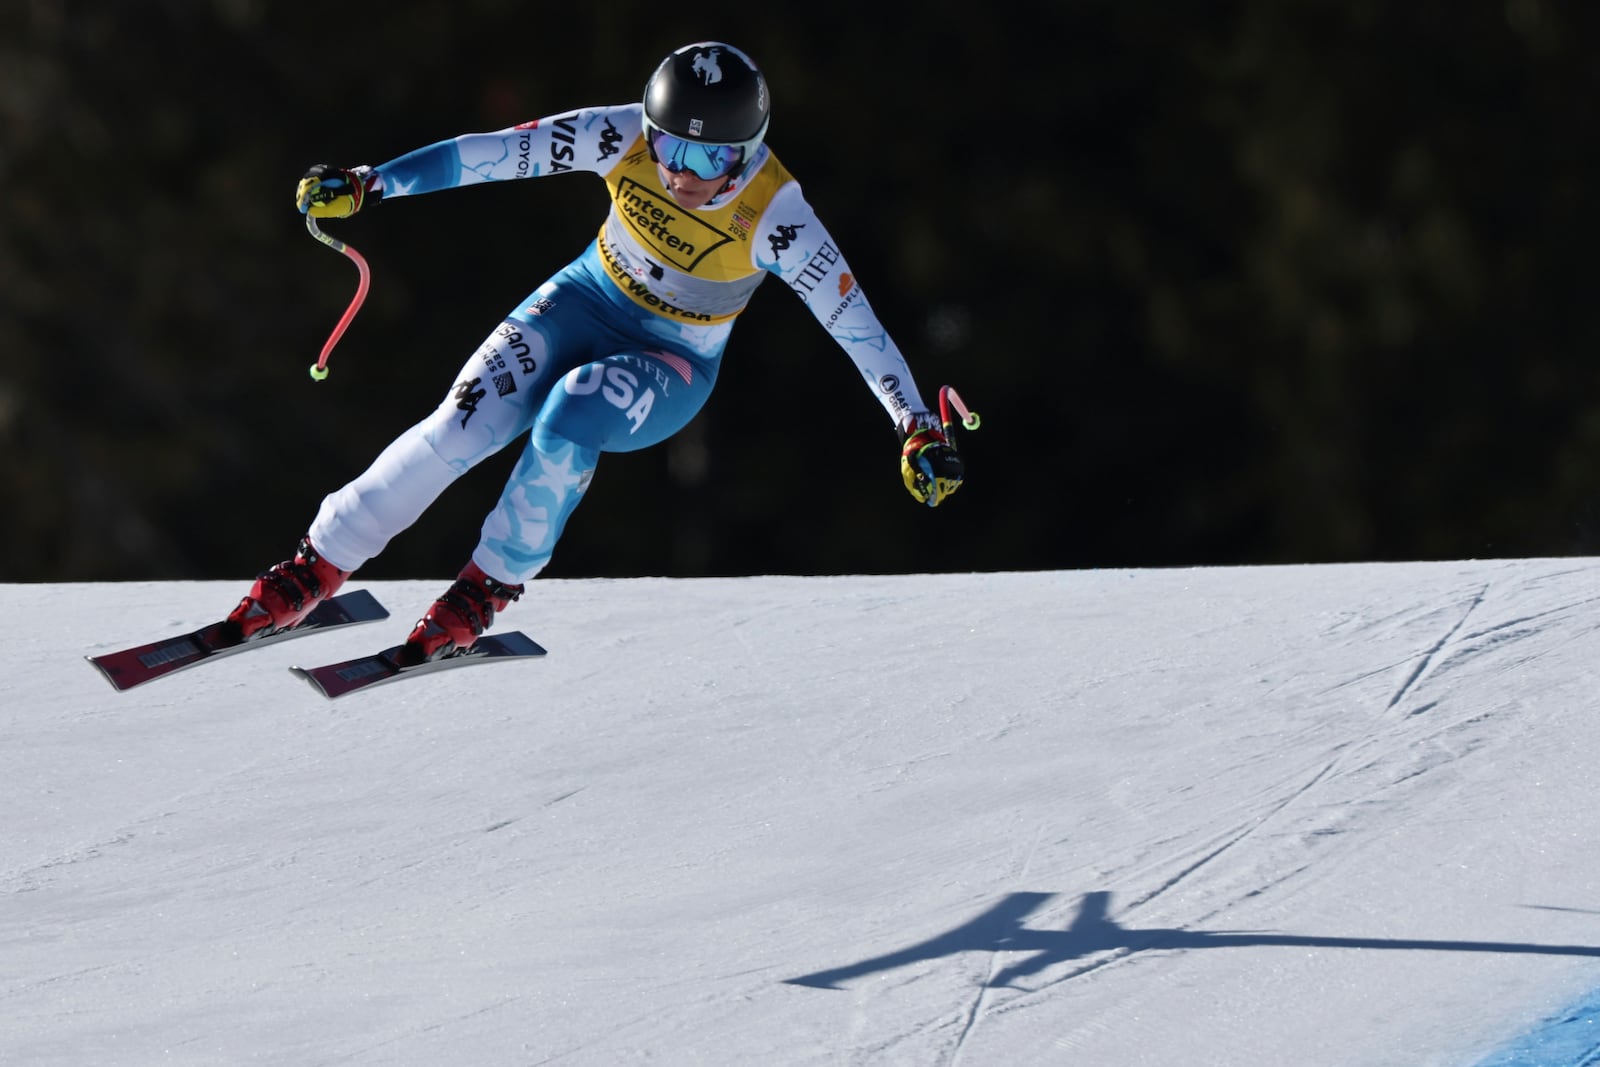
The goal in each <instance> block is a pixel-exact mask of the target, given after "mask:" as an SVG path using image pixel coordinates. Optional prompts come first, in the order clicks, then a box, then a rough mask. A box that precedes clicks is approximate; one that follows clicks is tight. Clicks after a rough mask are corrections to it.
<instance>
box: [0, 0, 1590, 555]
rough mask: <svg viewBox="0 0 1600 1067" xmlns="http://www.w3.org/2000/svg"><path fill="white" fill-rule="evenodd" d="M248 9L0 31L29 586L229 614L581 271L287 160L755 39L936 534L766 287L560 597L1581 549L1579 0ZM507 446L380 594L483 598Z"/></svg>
mask: <svg viewBox="0 0 1600 1067" xmlns="http://www.w3.org/2000/svg"><path fill="white" fill-rule="evenodd" d="M693 11H694V12H695V13H694V14H693V15H691V16H690V17H689V18H687V19H685V18H683V17H681V13H677V14H679V15H680V17H678V18H677V19H676V20H673V19H671V18H669V15H672V14H675V13H676V12H673V11H671V10H669V9H668V8H666V7H663V6H661V5H650V6H648V7H645V6H638V5H627V4H614V5H607V4H591V5H564V6H561V7H555V6H552V5H542V4H532V3H519V2H511V0H455V2H453V3H451V4H449V5H443V4H436V3H416V2H410V0H396V2H392V3H388V4H383V5H377V6H371V5H354V6H350V7H348V8H337V7H335V6H332V5H329V6H325V7H322V8H318V7H315V6H310V7H308V6H306V5H298V4H287V3H273V4H269V3H267V2H265V0H189V2H181V3H180V2H176V0H165V2H162V0H143V2H140V3H131V2H130V3H111V2H100V3H87V2H82V3H74V2H68V0H58V2H51V0H18V2H14V3H6V4H4V5H0V124H3V125H0V131H3V140H0V197H3V198H0V442H3V446H4V455H5V457H6V462H5V463H4V464H3V465H0V499H3V501H4V509H3V510H4V524H3V527H0V528H3V531H4V533H3V538H4V542H3V544H4V553H3V554H0V580H10V581H31V580H57V581H59V580H90V579H157V578H228V577H238V578H241V579H243V578H246V577H248V576H249V575H251V574H253V573H254V572H255V571H256V570H257V569H259V568H260V567H262V566H265V565H266V564H268V563H271V562H273V561H275V560H277V559H280V558H283V557H284V556H285V555H286V554H287V553H289V552H290V551H292V549H293V546H294V543H295V540H296V539H297V538H298V536H299V535H300V534H301V533H302V532H303V530H304V528H305V526H306V524H307V523H309V521H310V519H311V517H312V515H313V514H314V513H315V511H316V508H317V505H318V503H319V501H320V500H321V498H322V496H323V495H324V494H325V493H327V492H328V491H330V490H332V489H334V488H337V487H338V486H339V485H340V484H342V483H343V482H344V481H346V480H347V479H348V478H350V477H352V476H354V475H355V474H357V473H358V472H359V471H360V470H362V469H363V468H364V467H365V466H366V464H367V463H368V462H369V461H370V460H371V459H372V458H373V457H374V456H376V455H377V453H378V452H379V451H380V450H381V449H382V448H383V446H384V445H386V444H387V443H388V442H389V440H390V439H391V438H392V437H393V436H394V435H395V434H396V433H398V432H399V431H400V430H401V429H403V428H404V427H406V426H408V425H410V424H411V423H412V422H413V421H415V420H416V419H417V418H419V417H421V416H422V415H423V414H424V413H425V412H427V411H428V410H429V409H430V408H431V407H432V406H433V405H434V404H435V403H436V402H437V401H438V399H439V398H440V397H441V396H442V395H443V394H444V392H445V391H446V390H447V389H448V388H449V387H450V386H451V385H452V383H453V376H454V375H455V372H456V370H457V368H458V367H459V366H460V364H461V363H462V362H463V360H464V359H465V358H466V356H467V355H469V354H470V353H471V352H472V351H473V350H474V349H475V348H476V347H477V345H478V344H479V342H480V341H481V340H482V338H483V337H484V336H486V335H487V334H488V333H489V332H490V330H492V329H493V328H494V326H495V325H496V324H497V323H498V322H499V321H500V318H501V316H502V315H503V314H504V313H505V312H506V311H507V310H508V309H509V308H511V307H513V306H514V305H515V303H516V302H517V301H519V300H520V299H521V298H522V297H523V296H524V295H525V294H527V293H528V292H529V291H531V290H532V289H533V288H534V287H535V286H536V285H538V284H539V283H540V282H541V281H543V280H544V279H545V278H546V277H547V276H548V275H549V274H550V273H552V272H553V271H554V270H556V269H557V268H559V267H560V266H562V265H563V264H565V263H566V262H567V261H568V260H570V259H571V258H572V257H573V256H575V255H576V254H577V253H578V252H579V251H580V250H581V249H582V247H583V246H584V244H585V243H586V242H587V241H588V240H589V239H590V238H591V237H592V236H593V235H594V232H595V230H596V229H597V227H598V225H599V223H600V220H601V217H602V215H603V213H604V211H605V207H606V199H605V191H604V187H603V185H602V184H601V183H600V181H599V180H598V179H596V178H594V177H592V176H587V175H580V176H573V177H560V178H553V179H540V180H536V181H530V182H521V183H511V184H506V185H499V186H492V187H477V188H472V189H466V190H459V191H455V192H446V193H440V194H436V195H433V196H426V197H419V198H416V199H408V200H405V201H397V202H395V203H392V204H380V205H378V206H377V207H376V208H373V209H371V210H369V211H368V212H365V213H363V214H362V215H361V216H359V217H357V218H355V219H352V220H349V221H346V222H334V223H330V224H328V226H327V229H328V230H329V231H330V232H333V233H335V234H336V235H337V236H340V237H342V238H344V239H346V240H348V241H350V243H351V244H353V245H354V246H355V247H357V248H359V249H361V250H362V251H363V252H364V253H365V254H366V256H367V258H368V259H369V260H370V261H371V264H372V272H373V284H372V292H371V296H370V298H369V300H368V302H367V304H366V306H365V308H364V309H363V310H362V311H361V313H360V315H359V316H358V317H357V318H356V320H355V323H354V325H353V326H352V327H351V328H350V330H349V332H348V333H347V334H346V335H345V338H344V340H343V341H342V342H341V343H340V345H339V348H338V349H337V350H336V351H335V353H334V355H333V359H332V368H333V373H332V376H331V377H330V378H329V379H328V380H327V381H326V382H323V383H321V384H317V383H313V382H312V381H311V380H310V378H309V377H308V375H307V373H306V370H307V367H308V366H309V365H310V364H311V363H312V362H314V361H315V359H316V357H317V354H318V352H319V351H320V349H321V346H322V343H323V341H324V339H325V338H326V337H327V335H328V332H329V330H330V329H331V328H332V326H333V324H334V323H335V322H336V321H337V319H338V317H339V315H340V313H341V312H342V311H343V310H344V307H345V305H346V304H347V303H348V301H349V300H350V297H351V296H352V295H353V293H354V289H355V283H356V273H355V270H354V268H353V267H352V266H351V265H350V263H348V262H347V261H345V260H344V259H342V258H341V257H339V256H337V255H335V254H333V253H332V252H330V251H328V250H327V249H326V248H323V247H321V246H319V245H318V244H316V243H315V242H314V241H312V240H311V239H310V238H309V237H308V236H307V235H306V233H305V230H304V227H303V224H302V219H301V217H300V216H299V215H298V214H297V213H296V211H295V210H294V207H293V204H292V192H293V188H294V185H295V182H296V180H297V179H298V178H299V176H300V174H301V172H302V171H303V170H304V169H305V167H306V166H307V165H308V164H311V163H314V162H328V163H333V164H338V165H343V166H350V165H354V164H357V163H372V164H377V163H381V162H384V161H386V160H388V159H391V158H393V157H394V156H397V155H399V154H401V153H403V152H405V151H408V150H410V149H412V148H415V147H418V146H421V145H423V144H427V143H430V142H433V141H436V140H440V139H442V138H445V137H449V136H453V135H456V134H458V133H464V132H469V131H478V130H490V129H499V128H502V127H504V126H508V125H511V124H513V123H515V122H518V121H522V120H525V119H529V118H534V117H538V116H542V115H547V114H551V113H555V112H558V111H562V110H566V109H570V108H573V107H576V106H580V105H584V104H597V103H619V102H624V101H627V100H632V99H637V98H638V97H639V95H640V94H641V92H642V89H643V85H644V81H645V79H646V77H647V76H648V75H649V73H650V71H651V70H652V69H653V67H654V65H655V63H656V62H657V61H658V60H659V59H660V58H661V56H663V55H664V54H666V53H667V52H669V51H670V50H671V49H672V48H674V47H676V46H678V45H680V44H685V43H688V42H690V41H694V40H699V39H705V38H721V39H725V40H729V41H732V42H733V43H735V44H738V45H740V46H741V47H743V48H745V49H746V50H747V51H749V52H750V53H751V54H752V55H753V56H754V57H755V58H756V59H757V61H758V62H759V63H761V65H762V66H763V67H764V68H765V70H766V72H767V74H768V77H769V81H770V84H771V86H772V92H773V101H774V103H773V108H774V111H773V121H772V129H771V133H770V135H769V142H770V143H771V144H772V145H773V147H774V149H775V151H776V152H777V153H778V154H779V155H780V156H781V157H782V158H783V160H784V161H785V163H786V164H787V165H788V166H789V167H790V169H791V170H792V171H793V172H794V173H795V174H796V176H797V177H798V178H799V180H800V181H801V183H802V185H803V187H804V188H805V191H806V193H807V196H808V198H809V199H810V200H811V202H812V203H813V205H814V206H815V207H816V208H817V210H818V212H819V214H820V215H821V216H822V218H823V219H824V221H825V222H826V223H827V224H828V226H829V228H830V229H831V230H832V232H833V233H834V235H835V236H836V237H837V238H838V240H839V243H840V245H841V247H842V249H843V251H844V253H845V255H846V256H847V257H848V258H849V259H850V261H851V265H852V267H853V268H854V272H855V273H856V275H857V276H858V278H859V279H860V280H861V282H862V284H863V286H864V288H865V290H866V292H867V294H868V296H869V298H870V299H871V300H872V302H873V304H874V305H875V307H876V308H877V310H878V312H879V314H880V316H881V317H882V318H883V320H884V322H885V323H886V324H887V325H888V327H889V329H890V331H891V333H892V334H893V335H894V336H895V337H896V339H897V340H898V341H899V343H900V345H901V347H902V348H903V349H904V350H905V351H906V353H907V356H908V358H909V359H910V360H911V364H912V368H913V370H914V372H915V374H916V377H917V380H918V384H919V385H920V387H921V389H922V391H923V392H924V394H925V395H926V396H928V397H932V396H933V395H935V393H936V392H937V388H938V386H939V385H941V384H943V383H946V382H948V383H951V384H953V385H955V386H956V387H957V388H958V389H959V390H960V391H961V393H962V394H963V396H964V397H965V398H966V399H967V400H968V402H969V403H970V404H971V405H972V406H973V407H974V408H975V409H976V410H977V411H978V412H979V413H980V414H981V415H982V416H983V419H984V426H983V429H982V430H981V431H980V432H977V433H974V434H966V435H963V436H962V437H961V439H960V444H961V446H962V449H963V452H964V453H965V455H966V457H967V463H968V482H967V485H966V486H965V488H963V490H962V491H961V493H960V494H959V495H958V496H956V497H954V498H953V499H952V500H951V501H950V502H949V503H948V504H947V505H945V506H942V507H940V508H938V509H937V510H930V509H927V508H924V507H921V506H919V505H917V504H916V503H915V502H914V501H912V499H911V498H910V497H909V496H908V495H907V494H906V493H905V491H904V489H903V488H902V487H901V485H900V481H899V475H898V469H897V462H898V461H897V440H896V438H895V435H894V433H893V431H892V429H891V427H890V426H889V423H888V420H887V418H886V417H885V416H884V413H883V411H882V409H881V408H879V407H878V405H877V403H876V402H875V401H874V400H873V399H872V397H871V396H870V394H869V392H868V390H867V389H866V387H865V386H864V384H863V383H861V381H860V380H859V378H858V377H857V375H856V372H855V370H854V368H853V367H852V366H851V364H850V363H849V361H848V360H847V359H846V357H845V356H844V355H843V354H842V353H841V352H840V351H839V350H838V349H837V348H836V347H835V346H834V345H833V344H832V342H831V341H830V340H829V339H828V337H827V336H826V334H825V333H824V332H823V331H822V329H821V327H820V326H818V325H817V323H816V322H815V321H814V320H813V319H812V317H811V316H810V314H809V313H808V312H807V311H806V310H805V309H804V308H803V307H802V306H801V305H800V304H799V303H798V301H796V300H795V299H794V297H793V296H792V295H791V294H789V293H788V292H786V291H785V290H784V289H783V287H782V286H780V285H778V284H776V283H775V282H769V283H768V284H767V285H765V286H763V288H762V290H761V291H760V292H758V293H757V295H756V299H755V301H754V302H753V304H752V306H751V308H750V310H749V311H748V312H747V314H746V315H745V316H744V317H743V318H742V319H741V324H740V326H739V327H738V328H737V329H736V330H735V332H734V336H733V341H732V343H731V344H730V346H729V348H728V352H727V355H726V357H725V366H724V371H723V374H722V376H721V379H720V381H719V384H718V388H717V392H716V394H715V395H714V396H713V397H712V399H711V402H710V404H709V405H708V406H707V408H706V410H705V411H704V412H703V413H702V414H701V415H700V417H699V418H698V419H697V420H696V422H695V423H694V424H693V425H692V426H691V427H690V428H689V429H688V430H687V431H685V432H684V433H683V434H681V435H680V436H679V437H677V438H675V439H674V440H673V441H671V442H669V443H668V444H666V445H663V446H661V447H658V448H656V449H653V450H650V451H646V452H642V453H636V454H630V455H622V456H610V457H607V458H606V459H604V460H603V461H602V463H601V466H600V469H599V472H598V474H597V476H596V479H595V483H594V487H593V489H592V490H591V492H590V495H589V498H588V500H587V502H586V503H585V504H584V505H583V507H581V508H580V509H579V510H578V512H577V513H576V515H575V516H574V518H573V520H572V522H571V524H570V526H569V527H568V531H567V536H566V538H565V539H564V541H563V543H562V545H561V546H560V548H559V550H558V551H557V554H556V558H555V562H554V563H553V564H552V566H551V567H550V569H549V570H547V571H546V574H547V575H550V576H555V577H577V576H596V575H602V576H631V575H643V574H666V575H675V576H684V577H688V576H699V575H714V574H753V573H802V574H803V573H868V572H919V571H972V570H978V571H982V570H1010V569H1046V568H1049V569H1057V568H1085V567H1134V566H1171V565H1212V564H1236V563H1250V564H1255V563H1285V562H1339V561H1357V560H1382V559H1424V558H1427V559H1437V558H1467V557H1480V558H1481V557H1491V556H1502V557H1509V556H1534V555H1539V556H1545V555H1582V554H1592V553H1595V552H1596V551H1597V549H1600V522H1597V520H1600V360H1597V358H1596V356H1597V351H1600V307H1597V301H1596V299H1595V295H1594V290H1595V285H1596V274H1597V271H1596V267H1595V252H1596V249H1597V248H1600V228H1597V225H1596V216H1595V212H1594V211H1593V210H1592V207H1591V204H1592V201H1593V199H1594V197H1595V196H1596V194H1597V191H1600V158H1597V153H1596V147H1595V135H1596V126H1595V120H1594V109H1595V102H1596V100H1597V99H1600V84H1597V83H1600V63H1597V59H1600V53H1597V50H1596V48H1595V37H1594V32H1593V31H1594V21H1595V19H1596V17H1597V16H1596V14H1595V12H1596V8H1595V5H1593V4H1584V3H1579V2H1574V3H1569V4H1562V3H1554V2H1550V0H1492V2H1491V0H1405V2H1394V0H1371V2H1363V0H1344V2H1337V3H1335V2H1315V0H1303V2H1282V0H1237V2H1232V3H1226V2H1212V3H1203V4H1192V5H1190V4H1167V3H1154V2H1150V3H1139V2H1133V3H1127V2H1109V0H1105V2H1094V0H1083V2H1058V3H1055V4H1026V5H1022V4H1018V5H1014V6H1009V5H1004V4H998V5H997V4H970V3H960V4H958V3H950V2H931V3H926V4H922V5H918V6H917V7H916V8H915V10H913V11H910V12H909V13H906V12H903V11H902V12H900V13H891V12H889V11H887V10H886V11H883V12H881V13H879V14H871V13H869V12H867V10H866V9H864V8H857V9H849V8H840V9H838V10H836V11H824V10H822V9H821V8H814V9H808V8H807V7H806V5H769V6H768V7H767V8H765V9H763V8H761V7H759V6H758V5H750V4H744V5H740V6H738V7H736V8H732V9H731V10H730V12H729V13H728V14H726V15H718V14H716V13H715V12H714V11H713V10H711V9H710V8H704V7H698V8H694V9H693ZM516 451H517V450H516V449H515V448H513V449H510V450H508V451H507V453H506V454H504V455H503V456H500V457H496V459H495V460H491V461H490V462H488V463H486V464H485V465H484V466H483V467H481V468H479V469H478V470H477V471H474V472H473V473H472V474H470V475H469V476H467V477H466V478H464V479H463V480H462V481H461V482H459V483H457V485H455V486H454V487H452V488H451V489H450V490H449V491H448V492H447V493H446V494H445V496H444V497H443V498H441V500H440V501H439V503H438V504H437V505H436V506H435V507H434V509H433V510H432V511H430V512H429V513H428V515H426V516H425V517H424V519H423V520H422V521H421V522H420V523H419V524H418V525H417V526H415V527H413V528H412V529H411V530H410V531H408V532H406V533H405V534H402V535H401V536H400V537H398V538H396V540H395V541H394V542H393V543H392V544H391V546H390V548H389V550H388V551H387V552H386V553H385V554H384V555H383V556H382V557H380V558H379V559H377V560H375V561H373V562H372V563H371V564H370V565H369V566H368V567H367V568H366V570H365V571H364V572H363V574H364V575H365V576H369V577H377V578H382V577H431V576H445V575H447V574H453V573H454V572H455V570H456V568H457V567H459V566H460V564H461V563H462V562H464V561H465V559H466V557H467V555H468V553H469V552H470V551H471V549H472V547H473V545H474V544H475V543H476V540H477V535H478V526H479V523H480V521H481V519H482V517H483V514H484V512H485V511H486V510H487V509H488V508H489V507H490V506H491V505H492V503H493V502H494V500H495V498H496V497H497V495H498V493H499V489H500V486H501V481H502V479H503V476H504V475H505V474H506V473H507V472H508V471H509V469H510V465H511V462H512V461H513V459H514V458H515V452H516Z"/></svg>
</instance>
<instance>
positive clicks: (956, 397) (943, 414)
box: [939, 385, 982, 448]
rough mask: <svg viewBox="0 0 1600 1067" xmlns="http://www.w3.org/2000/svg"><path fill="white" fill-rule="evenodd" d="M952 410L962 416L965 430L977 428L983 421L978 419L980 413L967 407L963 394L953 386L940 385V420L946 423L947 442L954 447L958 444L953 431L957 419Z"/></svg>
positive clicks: (945, 434) (962, 426)
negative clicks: (953, 417)
mask: <svg viewBox="0 0 1600 1067" xmlns="http://www.w3.org/2000/svg"><path fill="white" fill-rule="evenodd" d="M952 410H954V411H955V413H956V414H957V415H960V416H961V428H962V429H963V430H976V429H977V428H978V427H979V426H980V425H982V423H981V422H980V421H979V419H978V413H977V412H976V411H973V410H971V409H969V408H968V407H967V405H966V404H965V403H964V402H963V401H962V399H961V394H960V393H957V392H956V391H955V388H954V387H953V386H949V385H944V386H940V387H939V421H940V422H941V423H943V424H944V439H945V443H946V444H948V445H949V446H950V447H951V448H954V447H955V446H956V439H955V435H954V434H953V433H952V432H951V431H952V430H954V429H955V421H954V420H953V419H951V418H950V412H951V411H952Z"/></svg>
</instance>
